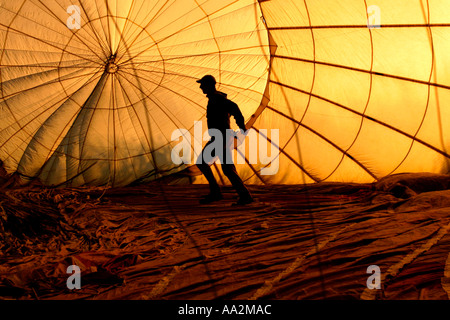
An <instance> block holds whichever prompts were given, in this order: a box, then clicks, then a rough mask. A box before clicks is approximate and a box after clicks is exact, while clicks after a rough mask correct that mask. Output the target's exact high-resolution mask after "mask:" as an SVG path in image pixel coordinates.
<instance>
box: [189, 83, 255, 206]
mask: <svg viewBox="0 0 450 320" xmlns="http://www.w3.org/2000/svg"><path fill="white" fill-rule="evenodd" d="M197 82H198V83H200V89H202V91H203V93H204V94H206V96H207V97H208V99H209V101H208V106H207V107H206V119H207V123H208V129H209V130H211V129H216V130H218V131H219V132H220V133H221V135H222V140H221V141H220V139H219V141H215V139H216V138H215V137H214V136H212V137H211V140H210V141H208V142H207V143H206V145H205V147H204V148H203V150H202V152H201V153H200V155H199V157H198V159H197V162H196V164H197V167H198V168H199V169H200V171H201V172H202V173H203V175H204V176H205V178H206V179H207V180H208V182H209V188H210V193H209V194H208V195H207V196H205V197H204V198H203V199H202V200H200V203H202V204H207V203H211V202H214V201H219V200H222V199H223V196H222V193H221V191H220V187H219V185H218V184H217V181H216V179H215V178H214V175H213V172H212V170H211V168H210V163H209V161H208V160H212V158H213V157H215V156H219V158H220V162H221V164H222V171H223V173H224V174H225V175H226V176H227V178H228V179H229V180H230V182H231V184H232V185H233V187H234V189H236V191H237V193H238V195H239V200H238V202H237V203H236V204H237V205H245V204H248V203H251V202H253V198H252V196H251V195H250V192H249V191H248V189H247V188H246V187H245V185H244V183H243V182H242V180H241V178H240V177H239V175H238V174H237V172H236V167H235V166H234V163H233V161H232V159H231V156H229V155H231V148H232V147H233V145H234V144H233V143H232V142H233V141H234V140H233V139H234V137H233V138H232V137H229V136H227V134H226V132H227V129H230V116H231V115H232V116H233V117H234V119H235V121H236V124H237V125H238V126H239V128H240V129H241V130H243V131H244V132H245V131H246V128H245V122H244V117H243V116H242V113H241V110H239V107H238V105H237V104H236V103H234V102H232V101H231V100H229V99H227V95H226V94H225V93H223V92H220V91H217V90H216V79H215V78H214V77H213V76H211V75H206V76H204V77H203V78H201V79H200V80H197ZM227 138H229V139H227ZM230 139H231V140H230ZM213 144H214V145H215V146H216V148H215V149H214V151H216V154H215V155H214V154H210V155H208V154H207V151H208V150H209V149H211V148H212V147H213ZM217 146H219V147H218V148H217ZM217 149H219V150H217ZM205 151H206V152H205ZM217 153H219V154H217ZM211 155H212V156H213V157H211ZM227 155H228V156H227Z"/></svg>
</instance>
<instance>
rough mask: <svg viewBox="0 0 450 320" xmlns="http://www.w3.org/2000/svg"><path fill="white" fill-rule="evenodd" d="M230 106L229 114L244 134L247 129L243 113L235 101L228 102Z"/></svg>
mask: <svg viewBox="0 0 450 320" xmlns="http://www.w3.org/2000/svg"><path fill="white" fill-rule="evenodd" d="M228 106H229V113H230V115H232V116H233V117H234V120H235V121H236V124H237V125H238V127H239V128H240V129H241V130H244V132H245V131H247V128H246V127H245V120H244V116H243V115H242V112H241V110H240V109H239V107H238V105H237V104H236V103H234V102H233V101H231V100H228Z"/></svg>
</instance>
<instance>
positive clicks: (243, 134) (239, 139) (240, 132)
mask: <svg viewBox="0 0 450 320" xmlns="http://www.w3.org/2000/svg"><path fill="white" fill-rule="evenodd" d="M246 135H247V131H246V130H245V129H242V128H241V129H239V130H238V131H235V135H234V137H235V139H236V140H237V141H236V142H237V144H236V145H235V147H239V146H240V145H241V144H242V143H243V142H244V140H245V137H246Z"/></svg>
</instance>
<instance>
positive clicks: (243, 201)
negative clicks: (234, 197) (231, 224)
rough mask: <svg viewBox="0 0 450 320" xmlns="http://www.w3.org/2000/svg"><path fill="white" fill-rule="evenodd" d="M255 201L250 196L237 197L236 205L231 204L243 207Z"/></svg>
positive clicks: (234, 204)
mask: <svg viewBox="0 0 450 320" xmlns="http://www.w3.org/2000/svg"><path fill="white" fill-rule="evenodd" d="M254 201H255V200H254V199H253V198H252V196H251V195H248V196H244V197H239V200H238V201H237V202H236V203H233V206H245V205H246V204H249V203H252V202H254Z"/></svg>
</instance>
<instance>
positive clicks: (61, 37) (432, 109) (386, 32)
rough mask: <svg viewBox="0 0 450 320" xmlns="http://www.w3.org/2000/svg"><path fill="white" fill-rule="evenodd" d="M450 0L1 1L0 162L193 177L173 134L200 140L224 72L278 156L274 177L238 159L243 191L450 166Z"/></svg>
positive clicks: (75, 178) (224, 85)
mask: <svg viewBox="0 0 450 320" xmlns="http://www.w3.org/2000/svg"><path fill="white" fill-rule="evenodd" d="M447 5H448V1H432V2H431V1H419V0H415V1H395V2H392V1H387V0H378V1H376V5H375V4H373V3H369V2H368V1H365V0H346V1H328V0H327V1H310V0H309V1H307V0H304V1H300V0H292V1H288V0H283V1H281V0H271V1H262V0H261V1H252V0H238V1H232V0H220V1H219V0H217V1H212V0H207V1H205V0H192V1H191V0H183V1H180V0H172V1H171V0H168V1H146V0H120V1H113V0H89V1H88V0H83V1H81V0H78V1H73V0H55V1H46V0H19V1H9V0H0V17H1V19H0V45H1V47H0V108H1V109H0V112H1V113H0V114H1V121H0V160H1V161H2V162H3V166H4V169H5V170H6V172H7V173H8V174H15V176H17V177H18V178H19V180H20V182H21V183H26V182H27V181H31V180H34V179H38V180H39V181H41V182H42V183H44V184H45V185H50V186H63V185H64V186H83V185H108V186H124V185H128V184H130V183H132V182H134V181H136V180H139V179H144V178H147V179H155V178H159V177H162V176H167V175H171V174H173V173H177V172H182V171H184V170H186V168H187V167H189V166H190V165H188V164H175V163H174V162H173V161H172V159H171V152H172V150H173V148H174V147H175V145H176V144H177V143H178V142H177V141H172V138H171V136H172V133H173V132H174V131H176V130H177V129H186V130H187V132H188V133H189V134H190V135H191V136H194V137H195V138H194V139H196V141H200V142H202V141H201V140H202V137H198V136H197V137H196V136H195V134H194V133H195V132H194V131H195V130H194V126H195V123H196V121H199V122H200V123H201V124H202V125H203V128H204V129H206V120H205V107H206V103H207V100H206V98H205V96H204V95H203V94H202V92H201V90H200V89H199V88H198V84H197V83H196V80H197V79H199V78H201V77H202V76H204V75H205V74H211V75H213V76H214V77H215V78H216V79H217V82H218V89H219V90H220V91H223V92H225V93H227V94H228V97H229V98H230V99H231V100H233V101H235V102H236V103H237V104H238V105H239V107H240V108H241V110H242V112H243V115H244V117H245V120H246V123H247V128H252V129H253V130H255V131H256V132H257V133H258V134H259V138H261V137H265V138H267V140H268V143H269V144H271V145H272V146H275V147H276V148H277V150H278V151H279V153H278V154H277V156H276V158H277V161H279V168H278V170H277V171H276V172H275V173H274V174H272V175H262V174H261V169H263V168H264V167H267V166H268V164H267V163H265V162H264V161H262V160H261V159H259V160H258V162H257V163H251V162H250V161H249V159H248V154H241V157H243V158H245V159H244V160H245V161H243V163H244V164H239V165H237V168H238V171H239V174H240V176H241V177H242V178H243V179H244V180H245V181H246V183H255V184H257V183H265V184H275V183H288V184H294V183H311V182H320V181H344V182H371V181H374V180H377V179H379V178H381V177H384V176H387V175H389V174H392V173H400V172H421V171H423V172H435V173H444V172H447V171H448V160H449V158H450V156H449V152H448V145H449V142H450V141H449V137H450V127H449V123H448V121H446V119H448V118H449V116H450V112H449V110H450V108H448V105H449V102H450V94H449V92H450V91H449V89H450V73H449V72H448V70H449V67H450V66H449V60H448V58H447V55H448V52H449V51H450V41H449V40H450V39H449V38H450V31H449V30H450V29H449V19H450V18H449V16H448V14H447V11H448V10H447ZM272 130H278V133H279V134H278V136H277V139H275V138H274V136H273V133H272V132H274V131H272ZM272 160H273V157H272ZM215 174H217V175H219V174H220V173H218V172H216V173H215ZM195 181H197V182H201V181H202V180H201V179H200V178H196V179H195Z"/></svg>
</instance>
